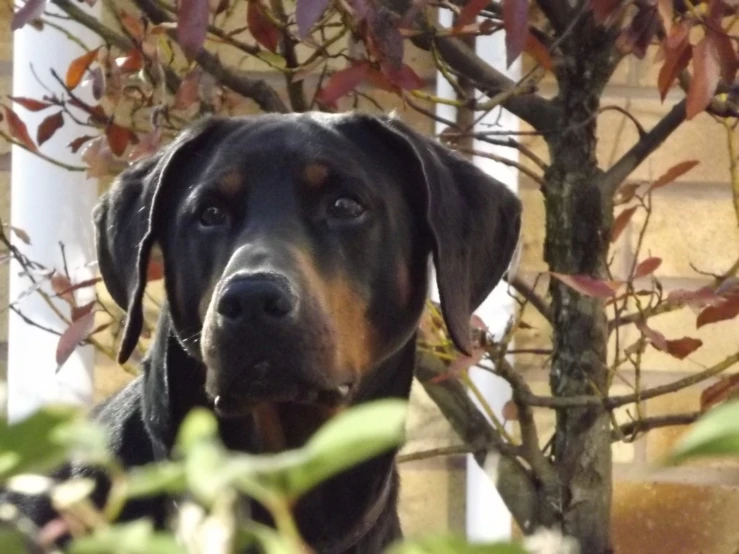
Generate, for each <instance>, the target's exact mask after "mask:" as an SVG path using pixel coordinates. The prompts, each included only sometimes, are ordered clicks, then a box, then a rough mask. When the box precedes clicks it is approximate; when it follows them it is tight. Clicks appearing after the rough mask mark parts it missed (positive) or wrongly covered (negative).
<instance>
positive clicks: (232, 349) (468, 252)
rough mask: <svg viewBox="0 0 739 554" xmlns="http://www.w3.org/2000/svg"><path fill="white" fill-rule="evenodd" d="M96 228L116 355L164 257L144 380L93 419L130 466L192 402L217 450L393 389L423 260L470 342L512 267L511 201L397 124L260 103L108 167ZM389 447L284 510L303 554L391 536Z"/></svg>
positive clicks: (411, 337)
mask: <svg viewBox="0 0 739 554" xmlns="http://www.w3.org/2000/svg"><path fill="white" fill-rule="evenodd" d="M95 223H96V225H97V247H98V257H99V264H100V270H101V273H102V276H103V279H104V281H105V284H106V286H107V288H108V290H109V291H110V293H111V295H112V296H113V298H114V300H115V301H116V302H117V303H118V304H119V305H121V306H122V307H124V308H125V309H126V310H127V314H128V319H127V322H126V327H125V332H124V338H123V340H122V345H121V350H120V355H119V358H120V361H124V360H126V359H127V358H128V357H129V355H130V354H131V352H132V350H133V348H134V347H135V344H136V342H137V339H138V337H139V334H140V331H141V327H142V320H143V315H142V296H143V292H144V287H145V283H146V274H147V266H148V263H149V259H150V255H151V251H152V248H153V247H155V246H158V247H159V248H160V249H161V254H162V259H163V263H164V270H165V286H166V297H167V303H166V305H165V306H164V308H163V310H162V314H161V318H160V321H159V325H158V327H157V331H156V335H155V337H154V341H153V346H152V348H151V351H150V352H149V354H148V355H147V359H146V360H145V362H144V364H143V365H144V371H143V375H142V377H140V378H138V379H136V380H135V381H133V382H132V383H131V384H130V385H129V386H128V387H127V388H125V389H124V390H123V391H121V392H120V393H118V394H117V395H115V396H114V397H113V398H112V399H111V400H109V401H108V402H107V403H106V404H105V405H104V406H102V407H101V408H100V409H99V410H98V414H97V417H98V418H99V419H100V420H102V422H104V424H105V425H106V426H107V427H108V428H109V429H110V432H111V433H112V437H113V439H112V440H113V443H112V447H113V449H114V451H115V453H116V454H117V455H118V456H119V457H120V459H121V460H122V461H123V463H124V465H126V466H134V465H139V464H145V463H147V462H151V461H153V460H156V459H162V458H165V457H167V456H168V453H169V451H170V449H171V447H172V444H173V441H174V437H175V434H176V432H177V429H178V426H179V424H180V423H181V421H182V419H183V417H184V416H185V414H186V413H187V412H188V411H189V410H190V409H191V408H193V407H194V406H210V407H212V408H213V409H214V410H215V412H216V414H217V415H218V417H219V422H220V425H221V435H222V437H223V440H224V442H225V444H226V445H227V446H228V447H230V448H232V449H238V450H243V451H249V452H272V451H279V450H283V449H285V448H290V447H297V446H300V445H301V444H303V443H304V442H305V440H306V439H307V438H308V437H309V436H310V435H311V433H313V432H314V431H315V430H316V428H317V427H319V426H320V425H321V424H322V423H323V422H324V421H326V420H327V419H328V418H330V417H331V416H332V414H334V413H336V411H337V410H340V409H341V408H342V407H343V406H347V405H352V404H357V403H360V402H365V401H368V400H371V399H377V398H387V397H399V398H407V397H408V395H409V392H410V387H411V380H412V377H413V367H414V353H415V338H416V330H417V326H418V322H419V318H420V316H421V312H422V310H423V307H424V301H425V298H426V294H427V273H428V260H429V254H432V255H433V260H434V262H435V265H436V273H437V280H438V284H439V290H440V295H441V302H442V309H443V314H444V318H445V320H446V323H447V326H448V328H449V332H450V334H451V336H452V338H453V340H454V342H455V344H456V345H457V347H458V348H459V349H460V350H462V351H464V352H469V350H470V348H471V345H470V337H469V327H468V324H469V320H470V316H471V314H472V312H473V310H474V309H476V308H477V306H479V304H480V303H481V302H482V300H483V299H484V298H485V297H486V296H487V295H488V294H489V293H490V291H491V290H492V289H493V287H494V286H495V285H496V284H497V283H498V281H499V280H500V279H501V276H502V275H503V272H504V270H505V269H506V267H507V265H508V263H509V261H510V258H511V256H512V252H513V250H514V248H515V245H516V242H517V239H518V233H519V227H520V203H519V201H518V200H517V199H516V197H515V196H514V195H513V194H512V193H511V192H509V191H508V190H507V189H506V188H505V187H504V186H503V185H502V184H500V183H499V182H497V181H496V180H494V179H492V178H490V177H488V176H487V175H485V174H484V173H483V172H482V171H480V170H479V169H477V168H476V167H474V166H473V165H472V164H470V163H468V162H467V161H465V160H463V159H462V158H460V157H458V156H456V155H454V154H453V153H451V152H450V151H448V150H447V149H445V148H443V147H442V146H440V145H439V144H437V143H435V142H432V141H430V140H428V139H426V138H424V137H422V136H420V135H418V134H417V133H415V132H414V131H412V130H411V129H409V128H408V127H406V126H405V125H404V124H402V123H400V122H398V121H395V120H392V119H387V118H375V117H370V116H365V115H356V114H355V115H326V114H300V115H265V116H259V117H252V118H243V119H222V118H212V119H207V120H204V121H202V122H200V123H199V124H197V125H195V126H193V127H192V128H190V129H189V130H187V131H185V132H183V133H182V134H181V135H180V136H179V137H178V138H177V139H176V140H175V141H174V142H173V143H172V144H170V145H169V146H168V147H167V148H165V149H164V150H163V151H162V152H160V153H159V154H158V155H156V156H154V157H153V158H151V159H148V160H146V161H144V162H141V163H139V164H137V165H136V166H134V167H133V168H131V169H129V170H127V171H125V172H124V173H123V174H122V175H121V176H120V177H119V178H118V180H117V181H116V183H115V184H114V185H113V187H112V188H111V190H110V191H109V192H108V193H106V194H105V196H104V197H103V198H102V200H101V202H100V204H99V205H98V207H97V208H96V210H95ZM381 424H382V422H378V425H381ZM394 455H395V452H389V453H387V454H386V455H382V456H379V457H377V458H375V459H373V460H370V461H368V462H365V463H363V464H361V465H360V466H358V467H356V468H354V469H352V470H350V471H348V472H345V473H343V474H341V475H339V476H337V477H335V478H333V479H331V480H330V481H328V482H326V483H325V484H323V485H322V486H319V487H318V488H317V489H316V490H314V491H313V492H311V493H310V494H308V495H307V496H306V497H305V498H304V499H302V500H301V501H300V502H299V503H298V505H297V507H296V517H297V521H298V524H299V527H300V531H301V532H302V533H303V535H304V537H305V538H306V540H307V541H308V542H309V544H311V545H312V546H313V547H314V548H315V550H316V551H317V552H319V553H321V554H329V553H330V554H343V553H355V554H359V553H366V554H377V553H379V552H381V551H382V549H383V547H384V546H385V545H387V544H388V543H389V542H391V541H393V540H394V539H396V538H398V537H399V536H400V534H401V531H400V525H399V521H398V516H397V509H396V497H397V488H398V478H397V473H396V469H395V464H394ZM168 505H169V504H168V503H167V502H166V501H165V500H164V499H158V500H146V501H140V502H136V503H132V504H131V505H129V506H127V508H126V510H125V511H124V516H123V517H124V518H126V519H131V518H136V517H142V516H149V517H154V518H155V519H156V520H157V521H159V522H162V521H163V520H164V518H165V514H166V511H167V507H168ZM31 512H32V516H33V517H34V518H35V519H36V520H38V521H43V520H45V519H48V518H50V517H52V514H51V512H50V511H49V509H48V506H45V508H43V509H42V508H41V507H40V506H39V505H36V506H35V507H33V508H32V509H31Z"/></svg>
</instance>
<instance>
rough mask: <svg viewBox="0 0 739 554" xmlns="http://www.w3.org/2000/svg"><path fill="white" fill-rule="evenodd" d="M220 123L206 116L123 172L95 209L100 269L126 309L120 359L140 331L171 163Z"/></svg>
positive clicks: (126, 353) (112, 291)
mask: <svg viewBox="0 0 739 554" xmlns="http://www.w3.org/2000/svg"><path fill="white" fill-rule="evenodd" d="M222 122H223V120H221V119H219V118H210V119H206V120H203V121H202V122H200V123H198V124H196V125H194V126H192V127H190V128H189V129H187V130H185V131H183V132H182V133H180V135H179V136H178V137H177V138H176V139H175V140H174V141H173V142H171V143H170V144H169V145H168V146H166V147H165V148H164V149H162V150H161V151H160V152H158V153H157V154H155V155H154V156H152V157H151V158H148V159H146V160H143V161H141V162H138V163H137V164H135V165H134V166H132V167H130V168H128V169H126V170H125V171H123V173H121V174H120V175H119V176H118V177H117V178H116V180H115V181H114V182H113V184H112V185H111V187H110V189H109V190H108V191H107V192H106V193H105V194H103V196H102V197H101V199H100V201H99V202H98V204H97V206H96V207H95V209H94V211H93V219H94V222H95V243H96V247H97V256H98V267H99V268H100V274H101V275H102V278H103V282H104V283H105V286H106V288H107V289H108V292H110V295H111V296H112V297H113V300H115V302H116V303H117V304H118V305H119V306H120V307H121V308H123V309H124V310H126V312H127V317H126V325H125V330H124V333H123V339H122V341H121V346H120V350H119V352H118V361H119V363H124V362H125V361H126V360H127V359H128V358H129V356H130V355H131V352H132V351H133V349H134V348H135V346H136V342H137V341H138V338H139V335H140V334H141V328H142V326H143V308H142V302H143V294H144V288H145V286H146V274H147V269H148V265H149V257H150V255H151V250H152V247H153V246H154V244H155V242H156V239H157V226H158V219H159V215H160V214H159V212H161V205H162V203H163V201H164V198H165V196H166V193H167V189H168V188H169V186H168V181H170V180H172V179H171V177H172V173H173V168H175V167H176V166H177V163H178V160H182V159H184V156H185V154H186V153H187V152H191V151H192V150H193V148H194V147H195V146H196V145H197V144H200V143H201V140H202V139H203V138H204V137H205V136H206V135H210V134H211V133H212V131H213V129H214V128H216V127H217V126H218V125H219V124H221V123H222Z"/></svg>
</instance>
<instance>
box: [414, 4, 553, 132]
mask: <svg viewBox="0 0 739 554" xmlns="http://www.w3.org/2000/svg"><path fill="white" fill-rule="evenodd" d="M417 22H418V25H419V27H420V29H421V30H422V31H423V32H422V33H421V34H419V35H417V36H416V37H413V39H411V40H412V42H413V44H414V45H415V46H417V47H418V48H421V49H423V50H427V51H429V50H431V48H432V45H435V46H436V49H437V51H438V52H439V54H440V55H441V58H442V59H443V61H444V62H445V63H446V64H447V65H449V67H450V68H451V69H453V70H454V71H456V72H457V73H458V74H460V75H462V76H464V77H465V78H467V79H469V80H470V81H472V82H473V83H474V84H475V86H476V88H479V89H480V90H481V91H483V92H484V93H485V94H487V95H488V96H489V97H495V96H497V95H499V94H501V93H504V92H506V91H509V90H511V89H513V88H514V87H515V86H516V83H515V82H514V81H513V80H512V79H509V78H508V77H506V76H505V75H504V74H503V73H501V72H500V71H498V70H496V69H495V68H493V67H492V66H490V64H488V63H487V62H485V61H484V60H483V59H482V58H480V57H479V56H478V55H477V54H475V52H474V51H473V50H472V49H471V48H470V47H469V46H467V45H466V44H464V42H463V41H462V40H460V39H458V38H456V37H442V36H438V29H437V28H436V27H435V26H432V25H430V24H428V23H427V22H426V21H422V20H421V19H420V18H419V19H417ZM502 105H503V107H504V108H505V109H507V110H508V111H510V112H511V113H513V114H514V115H516V116H517V117H520V118H521V119H523V120H524V121H526V122H527V123H529V124H530V125H532V126H533V127H534V128H536V129H538V130H539V131H542V132H547V131H553V130H554V125H555V122H556V121H557V118H558V116H557V113H558V108H556V106H555V105H554V103H552V102H550V101H549V100H547V99H545V98H543V97H542V96H539V95H538V94H536V93H535V92H533V91H531V92H527V93H524V94H514V95H511V96H510V97H508V98H506V99H505V100H504V101H503V102H502Z"/></svg>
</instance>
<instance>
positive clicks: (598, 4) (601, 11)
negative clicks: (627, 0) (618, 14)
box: [590, 0, 621, 24]
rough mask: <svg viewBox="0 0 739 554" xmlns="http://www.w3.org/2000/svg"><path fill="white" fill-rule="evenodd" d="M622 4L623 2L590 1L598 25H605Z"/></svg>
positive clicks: (618, 0) (616, 0) (611, 0)
mask: <svg viewBox="0 0 739 554" xmlns="http://www.w3.org/2000/svg"><path fill="white" fill-rule="evenodd" d="M620 3H621V0H590V7H591V8H592V10H593V17H594V18H595V21H596V23H600V24H603V23H605V22H606V20H607V19H608V18H609V16H610V15H611V14H612V13H613V11H614V10H615V9H616V8H617V7H618V6H619V4H620Z"/></svg>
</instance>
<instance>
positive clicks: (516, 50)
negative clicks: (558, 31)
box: [503, 0, 529, 67]
mask: <svg viewBox="0 0 739 554" xmlns="http://www.w3.org/2000/svg"><path fill="white" fill-rule="evenodd" d="M503 27H504V29H505V47H506V61H507V63H506V65H507V66H508V67H510V66H511V64H512V63H513V62H515V61H516V60H517V59H518V57H519V56H520V55H521V52H523V49H524V46H526V40H527V38H528V34H529V0H503Z"/></svg>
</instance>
